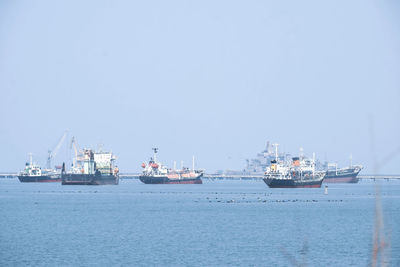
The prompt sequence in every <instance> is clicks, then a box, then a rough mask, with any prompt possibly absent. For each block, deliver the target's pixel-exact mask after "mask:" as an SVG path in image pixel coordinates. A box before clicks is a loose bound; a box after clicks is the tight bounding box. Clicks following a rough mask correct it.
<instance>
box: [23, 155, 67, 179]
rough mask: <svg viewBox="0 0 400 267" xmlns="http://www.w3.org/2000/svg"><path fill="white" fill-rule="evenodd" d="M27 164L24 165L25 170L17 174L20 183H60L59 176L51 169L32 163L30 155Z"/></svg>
mask: <svg viewBox="0 0 400 267" xmlns="http://www.w3.org/2000/svg"><path fill="white" fill-rule="evenodd" d="M29 158H30V160H29V163H28V162H27V163H26V164H25V169H24V170H23V171H21V172H19V173H18V179H19V181H20V182H21V183H49V182H60V181H61V175H60V173H57V172H56V171H55V170H52V169H45V170H42V168H41V167H40V166H39V165H38V164H36V163H33V161H32V154H30V155H29Z"/></svg>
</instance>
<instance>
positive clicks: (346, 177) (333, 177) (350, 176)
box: [324, 170, 360, 184]
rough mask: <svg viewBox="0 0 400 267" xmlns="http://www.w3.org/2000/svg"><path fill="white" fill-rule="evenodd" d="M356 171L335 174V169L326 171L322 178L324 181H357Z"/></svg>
mask: <svg viewBox="0 0 400 267" xmlns="http://www.w3.org/2000/svg"><path fill="white" fill-rule="evenodd" d="M359 172H360V170H358V171H353V172H350V173H349V171H347V172H346V173H338V174H336V172H335V171H328V172H327V174H326V175H325V178H324V183H353V184H355V183H358V177H357V175H358V173H359Z"/></svg>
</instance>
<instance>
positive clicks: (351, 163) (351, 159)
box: [350, 153, 353, 168]
mask: <svg viewBox="0 0 400 267" xmlns="http://www.w3.org/2000/svg"><path fill="white" fill-rule="evenodd" d="M352 166H353V155H352V154H351V153H350V168H351V167H352Z"/></svg>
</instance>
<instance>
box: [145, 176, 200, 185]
mask: <svg viewBox="0 0 400 267" xmlns="http://www.w3.org/2000/svg"><path fill="white" fill-rule="evenodd" d="M201 176H202V175H199V176H197V177H194V178H181V179H170V178H168V176H150V175H142V176H139V179H140V181H141V182H142V183H145V184H202V183H203V181H202V180H201Z"/></svg>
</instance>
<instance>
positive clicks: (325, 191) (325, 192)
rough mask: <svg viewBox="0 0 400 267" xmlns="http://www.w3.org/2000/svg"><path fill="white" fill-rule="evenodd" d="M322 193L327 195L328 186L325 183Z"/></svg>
mask: <svg viewBox="0 0 400 267" xmlns="http://www.w3.org/2000/svg"><path fill="white" fill-rule="evenodd" d="M324 194H325V195H327V194H328V186H327V185H325V190H324Z"/></svg>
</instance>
